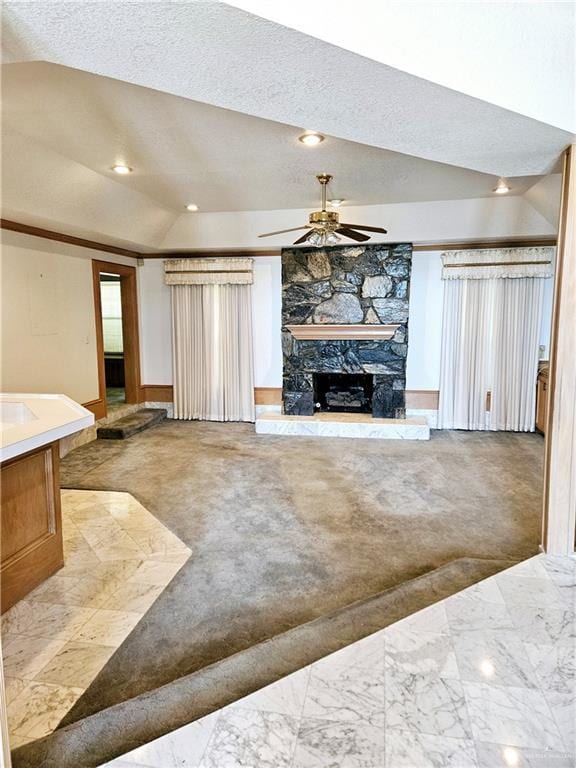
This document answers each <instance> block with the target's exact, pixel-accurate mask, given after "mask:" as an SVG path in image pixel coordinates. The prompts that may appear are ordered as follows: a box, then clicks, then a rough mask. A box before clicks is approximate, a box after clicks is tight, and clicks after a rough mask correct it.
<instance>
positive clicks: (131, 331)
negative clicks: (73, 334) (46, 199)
mask: <svg viewBox="0 0 576 768" xmlns="http://www.w3.org/2000/svg"><path fill="white" fill-rule="evenodd" d="M100 272H109V273H111V274H113V275H119V276H120V291H121V297H122V336H123V342H124V376H125V388H126V402H127V403H140V402H142V400H141V387H140V334H139V326H138V288H137V285H136V267H131V266H126V265H124V264H114V263H113V262H110V261H99V260H97V259H94V260H93V261H92V281H93V288H94V314H95V321H96V354H97V356H98V400H100V401H101V402H102V407H103V409H104V414H103V415H104V416H106V414H107V412H108V411H107V408H106V374H105V369H104V338H103V334H102V302H101V298H100ZM102 407H99V413H101V410H102ZM99 418H103V416H99Z"/></svg>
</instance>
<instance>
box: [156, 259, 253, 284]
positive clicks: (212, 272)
mask: <svg viewBox="0 0 576 768" xmlns="http://www.w3.org/2000/svg"><path fill="white" fill-rule="evenodd" d="M252 262H253V259H251V258H240V257H237V258H234V257H232V258H214V259H205V258H202V259H170V260H167V261H165V262H164V281H165V283H166V285H251V284H252V281H253V279H252Z"/></svg>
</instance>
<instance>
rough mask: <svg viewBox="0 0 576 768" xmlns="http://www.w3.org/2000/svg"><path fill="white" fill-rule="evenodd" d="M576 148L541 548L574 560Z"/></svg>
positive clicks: (568, 176)
mask: <svg viewBox="0 0 576 768" xmlns="http://www.w3.org/2000/svg"><path fill="white" fill-rule="evenodd" d="M575 292H576V144H573V145H572V146H571V147H568V149H567V150H566V151H565V152H564V163H563V171H562V200H561V205H560V221H559V227H558V254H557V260H556V276H555V282H554V303H553V309H552V334H551V341H550V365H549V373H548V375H549V379H548V382H549V383H548V413H547V429H546V435H545V447H544V499H543V516H542V546H543V549H544V550H545V551H546V552H548V553H550V554H562V555H565V554H572V553H573V552H574V548H575V541H574V539H575V534H576V400H575V398H574V393H575V391H576V358H575V355H574V327H575V323H576V311H575V307H576V304H575V302H574V295H575Z"/></svg>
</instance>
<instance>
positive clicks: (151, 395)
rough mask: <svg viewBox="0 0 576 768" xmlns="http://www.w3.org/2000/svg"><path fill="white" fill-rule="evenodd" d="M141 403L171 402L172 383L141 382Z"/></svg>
mask: <svg viewBox="0 0 576 768" xmlns="http://www.w3.org/2000/svg"><path fill="white" fill-rule="evenodd" d="M140 402H141V403H171V402H172V384H142V386H141V387H140Z"/></svg>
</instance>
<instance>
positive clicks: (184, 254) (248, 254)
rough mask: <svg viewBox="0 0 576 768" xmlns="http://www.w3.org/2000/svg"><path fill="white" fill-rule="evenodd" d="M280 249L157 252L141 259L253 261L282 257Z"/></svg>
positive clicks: (145, 254) (142, 255) (143, 254)
mask: <svg viewBox="0 0 576 768" xmlns="http://www.w3.org/2000/svg"><path fill="white" fill-rule="evenodd" d="M281 255H282V251H281V249H280V248H274V249H268V250H264V249H262V250H257V249H256V248H254V249H244V250H234V248H224V249H223V250H216V251H194V250H192V251H157V252H156V253H142V254H140V258H141V259H220V258H222V259H230V258H236V259H241V258H247V259H253V258H258V257H259V256H260V257H266V256H267V257H270V256H281Z"/></svg>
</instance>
